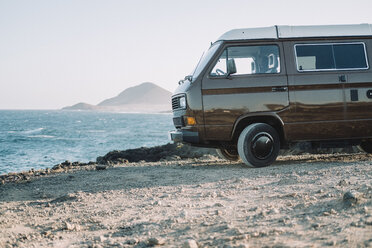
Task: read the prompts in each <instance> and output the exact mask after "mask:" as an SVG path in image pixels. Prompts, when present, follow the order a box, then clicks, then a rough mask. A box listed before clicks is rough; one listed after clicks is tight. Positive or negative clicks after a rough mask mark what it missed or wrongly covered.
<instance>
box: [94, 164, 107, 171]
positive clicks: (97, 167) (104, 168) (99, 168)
mask: <svg viewBox="0 0 372 248" xmlns="http://www.w3.org/2000/svg"><path fill="white" fill-rule="evenodd" d="M106 169H107V166H106V165H103V164H97V165H96V170H106Z"/></svg>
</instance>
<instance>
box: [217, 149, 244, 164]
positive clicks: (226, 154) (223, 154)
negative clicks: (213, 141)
mask: <svg viewBox="0 0 372 248" xmlns="http://www.w3.org/2000/svg"><path fill="white" fill-rule="evenodd" d="M216 152H217V154H218V156H219V157H220V158H222V159H225V160H229V161H238V160H239V159H240V157H239V154H238V151H237V150H228V149H222V148H220V149H216Z"/></svg>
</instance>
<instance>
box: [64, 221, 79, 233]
mask: <svg viewBox="0 0 372 248" xmlns="http://www.w3.org/2000/svg"><path fill="white" fill-rule="evenodd" d="M64 230H67V231H80V230H81V228H80V226H79V225H78V224H72V223H68V222H65V227H64Z"/></svg>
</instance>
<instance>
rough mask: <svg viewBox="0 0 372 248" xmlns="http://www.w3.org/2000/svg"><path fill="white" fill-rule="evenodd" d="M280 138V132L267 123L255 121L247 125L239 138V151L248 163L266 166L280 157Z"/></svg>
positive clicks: (255, 165)
mask: <svg viewBox="0 0 372 248" xmlns="http://www.w3.org/2000/svg"><path fill="white" fill-rule="evenodd" d="M279 150H280V139H279V135H278V132H277V131H276V130H275V129H274V128H273V127H272V126H270V125H268V124H265V123H255V124H251V125H249V126H248V127H246V128H245V129H244V130H243V131H242V132H241V134H240V136H239V139H238V153H239V156H240V158H241V159H242V160H243V162H244V163H245V164H246V165H251V166H254V167H264V166H269V165H270V164H272V163H273V162H274V161H275V160H276V158H277V157H278V154H279Z"/></svg>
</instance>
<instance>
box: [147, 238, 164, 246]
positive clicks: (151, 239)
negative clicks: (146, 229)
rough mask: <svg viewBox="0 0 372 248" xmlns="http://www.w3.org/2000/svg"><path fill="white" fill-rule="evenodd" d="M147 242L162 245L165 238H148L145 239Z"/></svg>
mask: <svg viewBox="0 0 372 248" xmlns="http://www.w3.org/2000/svg"><path fill="white" fill-rule="evenodd" d="M147 243H148V244H149V245H164V244H165V239H163V238H149V239H148V240H147Z"/></svg>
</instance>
